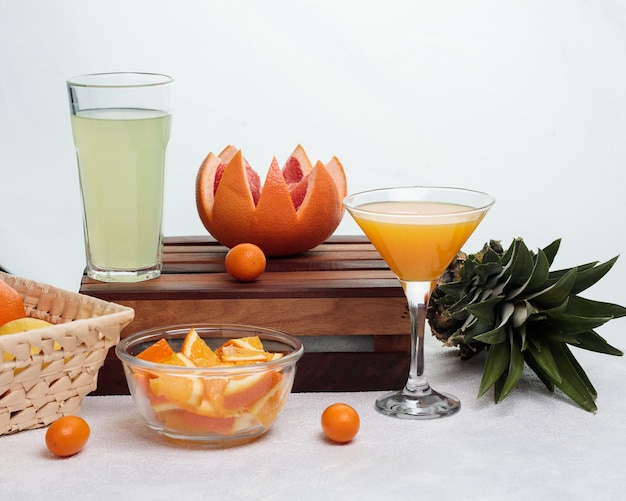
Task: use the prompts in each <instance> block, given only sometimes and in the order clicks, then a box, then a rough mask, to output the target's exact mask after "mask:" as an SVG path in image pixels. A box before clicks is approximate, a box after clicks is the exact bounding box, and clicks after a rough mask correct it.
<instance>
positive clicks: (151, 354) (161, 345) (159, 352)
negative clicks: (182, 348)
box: [137, 338, 174, 363]
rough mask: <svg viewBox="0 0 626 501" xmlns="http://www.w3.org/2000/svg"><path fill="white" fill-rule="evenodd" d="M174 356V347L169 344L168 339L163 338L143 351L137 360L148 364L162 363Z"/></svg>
mask: <svg viewBox="0 0 626 501" xmlns="http://www.w3.org/2000/svg"><path fill="white" fill-rule="evenodd" d="M172 355H174V350H172V347H171V346H170V344H169V343H168V342H167V339H165V338H162V339H159V340H158V341H157V342H156V343H154V344H152V345H151V346H149V347H148V348H146V349H145V350H143V351H142V352H141V353H140V354H139V355H137V358H139V359H141V360H147V361H148V362H155V363H160V362H161V361H163V360H165V359H167V358H170V357H171V356H172Z"/></svg>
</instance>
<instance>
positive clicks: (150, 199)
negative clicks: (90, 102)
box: [71, 109, 171, 270]
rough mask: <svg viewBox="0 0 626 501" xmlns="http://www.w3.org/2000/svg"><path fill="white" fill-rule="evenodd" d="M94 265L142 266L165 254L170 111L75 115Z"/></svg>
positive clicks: (87, 235) (110, 110)
mask: <svg viewBox="0 0 626 501" xmlns="http://www.w3.org/2000/svg"><path fill="white" fill-rule="evenodd" d="M71 120H72V131H73V135H74V143H75V145H76V154H77V156H78V166H79V173H80V185H81V191H82V197H83V207H84V224H85V239H86V243H87V252H88V253H89V255H90V256H89V257H90V260H91V262H92V263H93V265H94V266H96V267H99V268H104V269H119V270H138V269H142V268H148V267H151V266H154V265H155V264H156V263H157V262H160V259H161V242H162V229H161V228H162V214H163V184H164V171H165V151H166V147H167V143H168V141H169V136H170V123H171V115H169V114H165V113H163V112H159V111H154V110H141V109H105V110H86V111H80V112H79V113H78V114H77V115H72V116H71Z"/></svg>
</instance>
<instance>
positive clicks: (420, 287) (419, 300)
mask: <svg viewBox="0 0 626 501" xmlns="http://www.w3.org/2000/svg"><path fill="white" fill-rule="evenodd" d="M401 283H402V288H403V289H404V294H405V295H406V298H407V300H408V303H409V315H410V318H411V363H410V366H409V377H408V380H407V382H406V385H405V388H404V391H405V392H407V393H409V394H411V395H423V394H427V393H429V392H430V391H431V388H430V385H429V384H428V381H427V380H426V378H425V377H424V329H425V327H426V311H427V308H428V300H429V299H430V293H431V291H432V289H433V286H434V285H435V284H434V283H433V282H404V281H401Z"/></svg>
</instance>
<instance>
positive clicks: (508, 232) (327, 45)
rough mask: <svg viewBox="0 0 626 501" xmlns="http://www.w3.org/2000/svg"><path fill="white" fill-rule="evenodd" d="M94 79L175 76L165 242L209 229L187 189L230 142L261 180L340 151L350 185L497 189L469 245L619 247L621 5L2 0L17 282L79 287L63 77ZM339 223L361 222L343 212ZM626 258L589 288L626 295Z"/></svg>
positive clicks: (591, 251)
mask: <svg viewBox="0 0 626 501" xmlns="http://www.w3.org/2000/svg"><path fill="white" fill-rule="evenodd" d="M104 71H151V72H161V73H167V74H170V75H172V76H173V77H174V78H175V79H176V81H177V83H176V88H175V96H176V97H175V115H174V124H173V136H172V140H171V142H170V148H169V151H168V173H167V182H166V200H165V216H164V218H165V219H164V232H165V235H203V234H206V231H205V230H204V227H203V226H202V224H201V223H200V220H199V218H198V215H197V212H196V207H195V199H194V189H195V175H196V172H197V169H198V167H199V165H200V163H201V162H202V160H203V158H204V157H205V156H206V155H207V154H208V152H209V151H213V152H215V153H217V152H219V151H220V150H221V149H222V148H223V147H225V146H226V145H228V144H235V145H237V146H238V147H240V148H242V149H243V151H244V154H245V156H246V157H247V158H248V160H249V161H250V163H251V164H252V166H253V167H254V168H255V169H256V170H257V171H259V173H260V174H261V176H262V177H263V176H264V174H265V172H266V170H267V167H268V166H269V164H270V161H271V159H272V157H273V156H276V157H277V159H278V161H279V163H280V164H281V165H282V164H283V163H284V161H285V160H286V158H287V157H288V155H289V153H291V151H292V150H293V148H294V147H295V146H296V145H297V144H298V143H301V144H302V145H303V146H304V147H305V149H306V151H307V153H308V154H309V156H310V157H311V159H312V160H314V161H315V160H318V159H319V160H323V161H327V160H328V159H330V157H331V156H332V155H337V156H338V157H339V159H340V160H341V161H342V163H343V165H344V168H345V170H346V173H347V177H348V189H349V191H360V190H364V189H369V188H376V187H383V186H390V185H401V184H435V185H457V186H463V187H468V188H474V189H479V190H484V191H488V192H491V193H492V194H493V195H495V197H496V199H497V202H496V205H495V206H494V208H493V209H492V211H491V212H490V214H489V215H488V216H487V218H486V219H485V220H484V221H483V223H482V225H481V226H480V228H479V229H478V230H477V232H476V233H475V235H474V236H473V237H472V239H471V240H470V241H469V242H468V244H467V245H466V247H465V250H466V251H470V252H471V251H475V250H478V249H479V248H480V247H481V246H482V244H483V242H485V241H487V240H488V239H490V238H494V239H500V240H502V241H503V243H504V244H505V245H507V246H508V244H509V243H510V241H511V239H513V238H514V237H522V238H524V240H525V241H526V243H527V244H528V246H529V247H530V248H532V249H536V248H537V247H544V246H546V245H548V244H549V243H551V242H552V241H553V240H554V239H556V238H562V239H563V240H562V245H561V250H560V252H559V255H558V256H557V262H556V263H555V267H565V266H568V267H569V266H573V265H576V264H582V263H586V262H588V261H596V260H598V261H605V260H607V259H610V258H611V257H613V256H615V255H617V254H620V253H623V252H624V250H626V236H625V233H626V232H625V231H624V215H625V213H626V202H625V200H624V196H623V191H624V186H625V185H626V183H625V181H626V174H625V170H624V164H625V161H626V7H625V4H624V2H623V1H621V0H597V1H580V0H553V1H549V0H536V1H535V0H530V1H516V0H510V1H479V0H457V1H453V0H448V1H439V0H437V1H435V0H430V1H423V0H410V1H388V2H381V1H376V2H374V1H369V0H367V1H356V0H343V1H342V0H327V1H326V0H310V1H299V2H293V1H288V0H283V1H280V0H264V1H257V2H255V1H253V0H248V1H246V0H234V1H233V0H229V1H226V0H214V1H210V2H209V1H204V0H203V1H192V0H189V1H183V2H174V1H155V0H133V1H127V0H108V1H106V2H105V1H88V2H86V1H82V0H75V1H73V0H60V1H45V0H40V1H37V0H20V1H14V0H0V266H2V267H4V268H6V269H7V270H8V271H10V272H12V273H15V274H17V275H20V276H24V277H28V278H32V279H35V280H38V281H42V282H45V283H50V284H53V285H55V286H57V287H63V288H67V289H71V290H78V287H79V283H80V277H81V274H82V270H83V267H84V252H83V241H82V226H81V224H82V223H81V211H80V193H79V187H78V176H77V167H76V160H75V156H74V149H73V144H72V138H71V130H70V122H69V115H68V113H69V112H68V105H67V97H66V90H65V81H66V79H67V78H68V77H70V76H73V75H77V74H83V73H91V72H104ZM337 232H338V233H340V234H357V233H359V230H358V228H357V227H356V225H355V224H354V223H353V222H352V220H351V219H350V217H349V216H346V217H345V218H344V221H343V222H342V224H341V226H340V227H339V229H338V230H337ZM625 259H626V256H623V257H622V258H621V259H620V260H619V261H618V263H617V265H616V266H615V267H614V268H613V270H612V271H611V272H610V273H609V275H607V276H606V277H605V278H604V279H603V280H602V281H601V282H600V283H599V284H598V285H597V286H595V287H594V288H592V289H590V291H589V292H588V294H587V296H588V297H592V298H593V299H600V300H606V301H611V302H617V303H619V304H622V305H624V304H626V288H625V287H624V286H623V284H622V283H623V281H624V276H625V270H626V263H625V261H624V260H625ZM623 325H624V324H623V320H619V321H615V322H614V323H609V324H607V326H605V327H604V328H603V329H605V330H604V331H603V332H604V333H606V332H610V331H611V330H613V332H615V333H617V331H618V330H620V331H621V330H622V329H623ZM620 346H621V347H622V348H623V347H624V343H621V345H620Z"/></svg>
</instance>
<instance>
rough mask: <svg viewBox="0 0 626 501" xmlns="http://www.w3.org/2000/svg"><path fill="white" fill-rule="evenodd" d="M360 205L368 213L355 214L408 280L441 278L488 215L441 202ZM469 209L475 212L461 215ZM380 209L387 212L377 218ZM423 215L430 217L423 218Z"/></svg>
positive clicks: (392, 265) (387, 259) (389, 261)
mask: <svg viewBox="0 0 626 501" xmlns="http://www.w3.org/2000/svg"><path fill="white" fill-rule="evenodd" d="M358 208H359V210H360V211H368V212H367V213H364V212H358V213H357V214H353V217H354V219H355V220H356V222H357V223H358V225H359V226H360V227H361V229H362V230H363V232H364V233H365V234H366V235H367V237H368V238H369V239H370V241H371V242H372V244H373V245H374V247H376V249H377V250H378V252H380V254H381V256H382V257H383V259H384V260H385V262H386V263H387V264H388V265H389V267H390V268H391V270H392V271H393V272H394V273H395V274H396V276H397V277H398V278H399V279H400V280H404V281H422V282H423V281H433V280H437V279H438V278H439V277H440V276H441V274H442V273H443V272H444V271H445V269H446V267H447V266H448V265H449V264H450V262H451V261H452V259H454V257H455V256H456V254H457V253H458V252H459V250H460V249H461V247H462V246H463V244H464V243H465V242H466V241H467V239H468V238H469V237H470V235H471V234H472V232H473V231H474V230H475V229H476V227H477V226H478V224H479V223H480V221H481V219H482V217H483V216H484V212H483V213H480V212H476V211H475V210H474V209H473V208H472V207H467V206H463V205H457V204H448V203H437V202H418V201H411V202H393V201H390V202H375V203H369V204H364V205H360V206H359V207H358ZM369 211H372V212H369ZM465 211H473V212H468V214H467V217H466V218H459V216H458V214H459V213H462V212H465ZM376 212H378V213H384V214H380V216H378V217H377V215H376ZM391 213H393V214H391ZM446 214H448V215H446ZM451 214H454V218H453V217H452V216H451ZM419 215H424V216H428V217H424V218H423V220H421V221H420V217H419Z"/></svg>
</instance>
